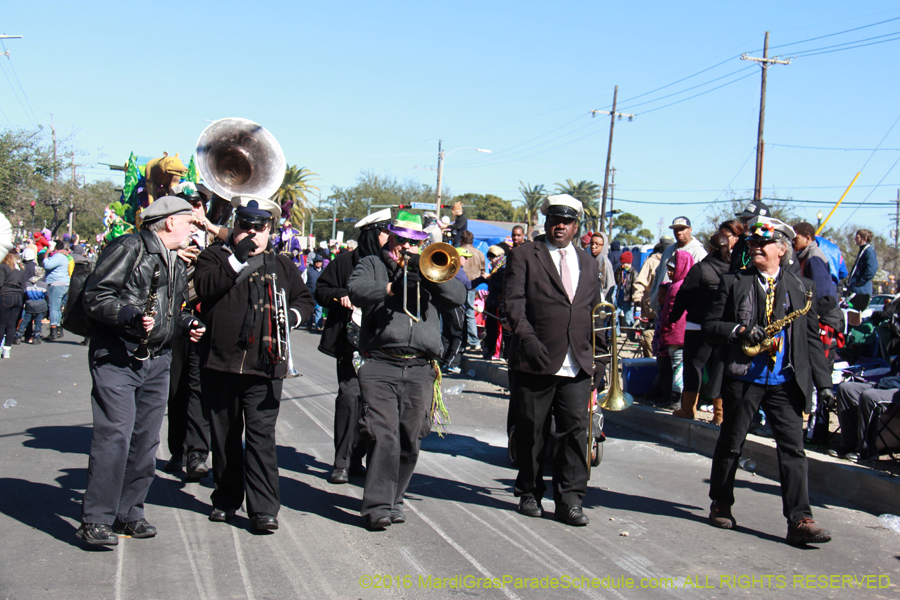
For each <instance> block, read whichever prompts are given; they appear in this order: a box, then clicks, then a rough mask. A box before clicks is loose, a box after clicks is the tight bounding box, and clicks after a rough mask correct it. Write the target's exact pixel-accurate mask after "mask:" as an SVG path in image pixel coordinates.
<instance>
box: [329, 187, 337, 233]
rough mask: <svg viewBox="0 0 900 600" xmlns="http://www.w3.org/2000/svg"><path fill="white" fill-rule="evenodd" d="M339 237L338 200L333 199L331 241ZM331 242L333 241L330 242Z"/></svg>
mask: <svg viewBox="0 0 900 600" xmlns="http://www.w3.org/2000/svg"><path fill="white" fill-rule="evenodd" d="M335 237H337V198H332V199H331V239H332V240H333V239H334V238H335ZM328 241H331V240H328Z"/></svg>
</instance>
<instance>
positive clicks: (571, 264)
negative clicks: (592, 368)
mask: <svg viewBox="0 0 900 600" xmlns="http://www.w3.org/2000/svg"><path fill="white" fill-rule="evenodd" d="M547 250H549V251H550V259H551V260H552V261H553V265H554V266H555V267H556V270H557V272H559V273H562V271H561V270H560V268H559V263H560V260H559V259H560V254H559V251H560V250H565V251H566V266H567V267H568V268H569V275H570V278H571V280H572V290H573V293H574V291H575V290H577V289H578V278H579V275H580V270H579V267H578V254H577V253H578V252H582V250H578V249H577V248H576V247H575V246H573V245H572V244H569V245H568V246H566V247H565V248H557V247H556V246H553V245H551V244H547ZM580 370H581V367H580V366H578V363H577V362H575V355H574V354H572V348H571V347H570V348H569V350H568V351H567V352H566V358H565V360H563V363H562V366H561V367H560V368H559V371H557V372H556V373H554V375H557V376H559V377H575V376H576V375H578V372H579V371H580Z"/></svg>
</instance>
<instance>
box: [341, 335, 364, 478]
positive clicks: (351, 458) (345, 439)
mask: <svg viewBox="0 0 900 600" xmlns="http://www.w3.org/2000/svg"><path fill="white" fill-rule="evenodd" d="M337 380H338V394H337V397H336V398H335V399H334V468H335V469H348V468H350V465H351V464H352V463H361V462H362V457H363V456H365V453H366V451H365V445H364V444H362V443H361V442H360V439H359V428H358V424H359V415H360V412H361V410H362V400H361V399H360V394H359V379H358V378H357V376H356V369H354V368H353V353H352V352H349V353H347V352H345V353H344V354H343V355H341V356H339V357H338V359H337Z"/></svg>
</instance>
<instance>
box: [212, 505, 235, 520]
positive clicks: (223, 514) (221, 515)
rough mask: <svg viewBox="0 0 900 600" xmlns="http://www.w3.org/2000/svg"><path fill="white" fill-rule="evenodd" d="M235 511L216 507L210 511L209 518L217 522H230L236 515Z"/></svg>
mask: <svg viewBox="0 0 900 600" xmlns="http://www.w3.org/2000/svg"><path fill="white" fill-rule="evenodd" d="M235 512H237V511H234V510H225V509H223V508H214V509H213V510H212V512H211V513H209V520H210V521H215V522H216V523H228V522H230V521H231V519H232V518H233V517H234V513H235Z"/></svg>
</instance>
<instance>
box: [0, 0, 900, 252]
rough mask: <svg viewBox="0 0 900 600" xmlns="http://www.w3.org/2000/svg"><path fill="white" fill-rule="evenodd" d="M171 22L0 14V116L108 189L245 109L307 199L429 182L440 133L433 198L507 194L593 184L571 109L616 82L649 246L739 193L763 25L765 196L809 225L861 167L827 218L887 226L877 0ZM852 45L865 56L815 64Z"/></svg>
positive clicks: (589, 126)
mask: <svg viewBox="0 0 900 600" xmlns="http://www.w3.org/2000/svg"><path fill="white" fill-rule="evenodd" d="M86 6H89V7H90V8H89V9H86V8H85V7H86ZM171 7H172V8H177V13H174V12H171V11H172V8H167V7H164V5H147V4H132V3H122V2H90V3H73V2H27V3H25V2H19V3H10V6H6V7H5V10H4V13H3V17H2V19H0V32H2V33H6V34H19V35H23V36H24V39H22V40H7V41H6V42H5V48H6V50H8V51H9V52H10V53H11V56H10V59H6V58H4V57H0V61H2V64H3V71H4V75H5V80H0V109H2V114H0V124H2V125H4V126H7V127H8V126H15V127H19V126H26V127H27V126H31V125H32V124H35V123H42V124H49V121H50V114H51V113H52V114H53V119H54V123H55V125H56V128H57V131H58V132H59V133H60V134H61V135H65V134H74V136H75V140H76V143H77V145H78V147H79V148H81V149H82V150H83V151H85V153H86V156H85V159H84V160H85V162H87V163H90V164H89V165H88V166H86V167H85V169H83V171H82V172H83V173H84V174H85V175H86V176H87V177H88V178H89V179H101V178H107V177H110V178H112V179H114V180H115V181H117V182H118V181H119V179H120V174H113V175H112V176H110V174H109V172H108V171H107V170H106V167H103V166H102V165H99V164H97V163H100V162H115V163H121V162H124V160H125V159H126V158H127V156H128V154H129V152H131V151H134V152H136V153H137V154H140V155H144V156H153V155H157V156H161V155H162V152H163V151H168V152H169V153H170V154H174V153H175V152H179V153H180V154H181V156H182V157H185V158H186V157H188V156H190V155H191V154H192V153H193V151H194V146H195V144H196V140H197V138H198V137H199V135H200V132H201V131H202V130H203V128H204V127H205V126H206V125H207V123H206V122H205V120H213V119H219V118H223V117H232V116H236V117H244V118H248V119H251V120H254V121H256V122H258V123H260V124H261V125H262V126H264V127H265V128H267V129H269V130H270V131H271V132H272V133H273V134H274V135H275V136H276V137H277V139H278V140H279V142H280V143H281V145H282V147H283V149H284V151H285V155H286V157H287V160H288V162H289V163H290V164H297V165H300V166H305V167H307V168H309V169H311V170H313V171H315V172H317V173H319V174H320V175H321V180H320V181H318V182H316V183H317V184H318V185H319V186H320V187H321V188H322V190H323V193H325V194H327V192H328V191H329V190H330V189H331V187H332V186H342V187H343V186H350V185H353V183H354V182H355V180H356V178H357V176H358V175H359V174H360V172H361V171H363V170H366V171H371V172H373V173H375V174H377V175H385V176H392V177H397V178H398V179H400V180H407V179H408V180H413V181H421V182H425V183H429V184H432V185H433V184H434V181H435V178H436V173H435V171H434V170H428V169H419V168H416V167H427V168H430V169H434V167H436V164H437V140H439V139H441V140H443V143H444V148H445V150H447V151H448V152H450V154H448V156H447V159H446V162H445V171H444V185H445V187H446V188H449V189H450V190H451V191H452V192H453V193H457V194H458V193H464V192H475V193H490V194H495V195H498V196H501V197H502V198H505V199H509V200H516V199H518V198H519V197H520V195H519V193H518V187H519V182H520V181H523V182H525V183H528V184H544V185H545V186H546V187H547V188H548V189H551V190H552V189H553V188H554V187H555V184H556V183H558V182H564V181H565V180H566V179H573V180H575V181H579V180H582V179H587V180H592V181H595V182H597V183H599V184H601V185H602V182H603V168H604V164H605V161H606V148H607V141H608V135H609V129H608V127H609V118H608V117H600V116H598V117H597V118H591V116H590V111H591V109H601V110H608V109H609V108H610V105H611V103H612V95H613V88H614V86H615V85H618V86H619V107H618V109H619V110H620V111H622V112H628V113H636V114H637V118H636V119H635V120H634V121H633V122H627V121H625V120H623V121H619V122H617V123H616V127H615V141H614V149H613V160H614V164H615V167H616V169H617V176H616V189H615V196H616V208H623V209H625V210H627V211H629V212H632V213H635V214H637V215H638V216H640V217H641V218H642V219H643V220H644V223H645V226H647V227H648V228H649V229H651V230H652V231H654V232H656V230H657V224H658V221H659V219H662V220H663V221H664V222H665V225H668V223H669V222H671V220H672V219H673V218H674V217H676V216H678V215H681V214H684V215H687V216H689V217H691V218H692V219H693V220H694V221H695V222H703V221H705V215H706V214H709V211H711V210H712V208H711V207H713V206H714V203H715V202H721V201H723V200H725V199H727V198H728V193H727V190H729V189H732V190H734V191H735V192H737V193H738V194H739V195H742V196H743V195H744V194H746V192H747V190H751V189H752V187H753V173H754V148H755V145H756V130H757V118H758V111H759V88H760V75H759V71H760V69H759V67H758V66H755V65H754V63H751V62H748V61H741V60H740V59H739V56H740V55H741V54H742V53H744V52H747V53H750V54H751V55H753V56H761V55H762V51H761V49H762V46H763V38H764V34H765V31H769V32H770V36H771V37H770V47H771V50H770V56H774V55H782V56H784V57H791V56H796V58H794V59H793V61H792V64H790V65H788V66H782V65H777V66H773V67H771V68H770V69H769V74H768V93H767V108H766V125H765V140H766V160H765V169H764V194H765V195H777V196H778V197H781V198H785V197H792V198H795V199H798V200H809V201H815V202H818V204H799V203H798V206H799V208H798V212H800V214H803V215H806V216H807V218H808V219H809V220H811V221H812V222H815V214H816V211H817V210H822V211H823V212H825V213H826V214H827V212H828V211H829V210H830V208H831V205H832V204H833V203H834V202H836V201H837V199H838V198H839V197H840V196H841V194H842V193H843V191H844V188H845V187H846V186H847V185H848V184H849V183H850V181H851V180H852V179H853V176H854V175H855V174H856V173H857V171H859V170H860V169H862V168H863V166H864V165H865V168H864V169H863V171H862V174H861V175H860V178H859V180H858V182H857V184H856V187H854V189H853V190H851V192H850V193H849V194H848V196H847V200H846V202H847V203H848V206H847V207H846V208H843V207H842V208H840V209H839V210H838V211H837V213H836V214H835V217H833V219H832V221H831V222H830V223H829V224H830V225H836V226H840V225H842V224H844V223H847V222H849V223H852V224H857V225H860V226H870V227H871V228H872V229H875V230H877V231H878V232H879V233H882V234H884V235H888V234H889V231H890V229H891V218H892V216H893V213H894V209H893V206H892V205H890V206H886V205H885V204H892V203H893V201H894V199H895V198H896V197H897V189H898V187H900V167H897V168H894V167H893V165H894V164H895V163H896V162H897V161H898V159H900V124H898V126H897V127H893V125H894V124H895V123H896V122H897V120H898V118H900V102H898V98H900V83H898V77H897V62H898V61H897V59H898V58H900V40H898V41H887V42H885V43H873V42H883V41H884V40H893V39H895V38H898V37H900V4H897V3H896V2H892V1H885V2H877V1H871V2H864V3H849V2H846V1H840V2H837V1H817V2H752V3H739V2H722V1H717V2H684V3H674V2H639V1H638V2H627V3H611V2H527V1H518V2H484V1H482V2H452V3H447V2H445V3H437V2H427V1H419V2H375V1H372V2H315V3H312V2H256V3H246V2H240V3H237V2H222V1H220V2H182V3H178V4H176V5H171ZM891 19H894V20H891ZM882 21H887V22H884V23H881V24H880V25H874V26H870V25H873V24H875V23H879V22H882ZM855 28H860V29H857V30H856V31H849V32H847V33H842V34H840V35H831V34H835V33H838V32H843V31H846V30H850V29H855ZM891 34H894V35H891ZM820 36H830V37H822V38H821V39H815V40H812V41H808V42H804V43H800V44H794V42H801V41H803V40H811V39H812V38H819V37H820ZM881 36H883V37H881ZM851 42H858V43H856V44H849V45H850V46H854V45H861V44H871V45H867V46H864V47H858V48H853V49H845V48H847V47H848V46H841V47H837V48H832V46H835V45H838V44H847V43H851ZM785 44H792V45H789V46H784V47H779V46H782V45H785ZM817 49H824V50H821V51H828V50H840V51H831V52H826V53H823V54H817V55H816V54H814V53H813V52H810V51H812V50H817ZM720 63H721V64H720ZM704 69H709V70H707V71H706V72H703V73H700V74H698V73H699V72H700V71H703V70H704ZM691 75H695V76H693V77H689V76H691ZM683 78H687V79H685V80H684V81H681V82H680V83H676V82H678V81H679V80H681V79H683ZM741 78H743V79H741ZM713 80H714V81H713ZM732 81H734V83H730V82H732ZM706 82H710V83H706ZM704 83H706V85H702V84H704ZM670 84H673V85H670ZM723 84H727V85H724V86H723ZM663 86H668V87H663ZM694 86H698V87H696V88H694V89H691V90H689V89H688V88H692V87H694ZM717 86H723V87H721V88H720V89H716V90H714V91H709V92H708V93H705V94H703V95H699V96H697V94H700V93H701V92H706V91H708V90H711V89H712V88H715V87H717ZM658 88H663V89H658ZM654 90H658V91H654ZM648 92H650V93H648ZM644 94H646V95H644ZM669 94H673V95H672V96H670V97H668V98H663V97H664V96H667V95H669ZM637 96H641V97H639V98H636V97H637ZM691 96H695V97H693V98H691ZM679 100H684V101H683V102H680V103H677V104H671V103H673V102H676V101H679ZM647 101H650V102H647ZM645 102H646V103H645ZM665 105H669V106H665ZM655 109H658V110H655ZM892 127H893V129H892ZM879 144H881V148H882V150H880V151H878V152H872V151H871V149H874V148H876V146H878V145H879ZM798 146H802V147H803V148H800V147H798ZM469 147H479V148H487V149H490V150H492V154H490V155H488V154H481V153H476V152H475V151H473V150H467V149H465V148H469ZM457 149H459V150H458V151H454V150H457ZM892 169H893V170H892ZM863 201H865V202H866V205H864V206H862V207H859V208H857V207H855V206H849V203H859V202H863ZM685 203H694V204H685ZM879 205H881V206H879ZM854 210H855V212H853V211H854Z"/></svg>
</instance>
